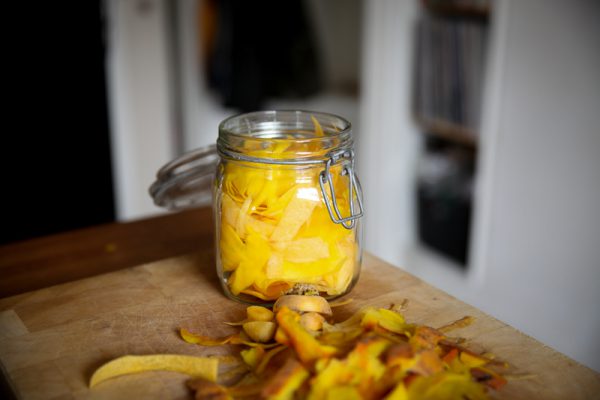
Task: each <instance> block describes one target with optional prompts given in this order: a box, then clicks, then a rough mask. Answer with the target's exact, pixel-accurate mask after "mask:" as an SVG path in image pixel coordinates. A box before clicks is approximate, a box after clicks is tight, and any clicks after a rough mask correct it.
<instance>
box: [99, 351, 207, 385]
mask: <svg viewBox="0 0 600 400" xmlns="http://www.w3.org/2000/svg"><path fill="white" fill-rule="evenodd" d="M218 368H219V360H218V359H216V358H207V357H194V356H185V355H175V354H153V355H144V356H124V357H119V358H116V359H114V360H112V361H109V362H108V363H106V364H104V365H103V366H101V367H100V368H98V369H97V370H96V372H94V374H93V375H92V378H91V379H90V387H94V386H96V385H97V384H99V383H100V382H104V381H106V380H108V379H111V378H115V377H117V376H121V375H128V374H135V373H138V372H145V371H175V372H181V373H183V374H187V375H190V376H193V377H195V378H203V379H206V380H209V381H212V382H214V381H216V380H217V370H218Z"/></svg>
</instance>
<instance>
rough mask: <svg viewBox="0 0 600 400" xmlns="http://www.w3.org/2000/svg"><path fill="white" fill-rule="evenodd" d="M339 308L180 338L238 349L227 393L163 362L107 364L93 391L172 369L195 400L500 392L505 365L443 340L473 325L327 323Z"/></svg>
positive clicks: (293, 308)
mask: <svg viewBox="0 0 600 400" xmlns="http://www.w3.org/2000/svg"><path fill="white" fill-rule="evenodd" d="M343 304H345V303H338V304H335V303H334V304H329V303H328V302H327V301H326V300H325V299H324V298H322V297H320V296H300V295H288V296H282V297H280V298H279V300H278V301H277V302H276V303H275V305H274V306H273V311H271V310H270V309H268V308H265V307H258V306H250V307H248V308H247V310H246V311H247V318H246V319H245V320H244V321H240V322H237V323H229V324H230V325H234V326H240V327H241V329H240V332H238V333H236V334H233V335H230V336H227V337H225V338H211V337H208V336H204V335H198V334H193V333H191V332H189V331H187V330H186V329H181V330H180V334H181V337H182V338H183V340H185V341H186V342H188V343H191V344H195V345H201V346H223V345H240V346H242V347H243V349H242V350H241V351H240V356H241V360H239V363H241V364H242V365H243V366H244V367H243V370H244V371H243V373H241V374H240V375H239V376H238V377H237V378H236V382H234V383H232V384H231V382H230V384H228V385H225V384H223V383H222V382H223V381H224V380H226V379H225V378H224V377H222V376H218V372H217V371H218V365H219V359H218V358H215V357H193V356H182V355H167V354H162V355H147V356H125V357H121V358H118V359H116V360H113V361H111V362H109V363H107V364H105V365H103V366H102V367H100V368H99V369H98V370H97V371H96V372H95V373H94V375H93V376H92V379H91V382H90V386H92V387H93V386H95V385H97V384H98V383H100V382H103V381H105V380H107V379H109V378H113V377H116V376H119V375H124V374H129V373H135V372H142V371H148V370H169V371H178V372H182V373H186V374H188V375H190V376H191V377H192V379H191V380H189V381H188V386H189V387H190V388H191V389H192V390H193V391H194V392H195V398H196V399H237V398H242V399H249V398H259V399H314V400H320V399H323V400H325V399H327V400H328V399H388V400H420V399H470V400H479V399H487V398H488V396H489V393H490V391H492V390H499V389H500V388H501V387H502V386H503V385H504V384H506V379H505V378H504V377H503V376H502V374H501V371H503V370H504V369H506V368H507V364H506V363H505V362H501V361H497V360H495V359H494V357H493V356H492V355H490V354H478V353H476V352H474V351H471V350H469V349H467V348H466V347H464V341H463V340H462V339H459V338H452V337H450V336H448V335H447V334H448V332H450V331H451V330H454V329H458V328H462V327H465V326H467V325H469V324H470V323H471V322H472V321H473V319H472V318H471V317H465V318H462V319H460V320H458V321H455V322H453V323H451V324H448V325H446V326H444V327H441V328H437V329H434V328H431V327H428V326H425V325H417V324H411V323H407V322H406V321H405V319H404V317H403V315H402V314H401V312H400V311H401V310H400V308H399V307H396V306H394V305H392V306H390V307H389V308H375V307H364V308H362V309H360V310H359V311H358V312H356V313H355V314H354V315H352V316H351V317H350V318H348V319H347V320H345V321H342V322H338V323H333V322H328V321H333V312H332V307H333V308H334V309H335V307H336V306H340V305H343ZM229 380H231V379H229ZM217 382H220V383H217Z"/></svg>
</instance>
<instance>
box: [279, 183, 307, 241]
mask: <svg viewBox="0 0 600 400" xmlns="http://www.w3.org/2000/svg"><path fill="white" fill-rule="evenodd" d="M312 191H314V196H316V198H314V197H313V198H311V196H310V193H312ZM302 193H304V194H303V195H302V197H301V194H302ZM317 203H318V192H317V189H316V188H312V187H299V188H298V189H297V193H296V195H295V196H294V197H292V199H291V200H290V202H289V204H288V205H287V207H286V208H285V211H284V212H283V215H282V217H281V220H280V221H279V224H278V225H277V227H276V228H275V230H274V231H273V234H272V235H271V240H273V241H289V240H292V239H293V238H294V237H295V236H296V234H297V233H298V231H299V230H300V227H301V226H302V224H304V223H305V222H306V221H307V220H308V219H309V218H310V214H312V211H313V209H314V208H315V206H316V205H317Z"/></svg>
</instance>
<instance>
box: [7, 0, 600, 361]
mask: <svg viewBox="0 0 600 400" xmlns="http://www.w3.org/2000/svg"><path fill="white" fill-rule="evenodd" d="M10 15H15V16H16V17H19V18H21V19H19V21H21V20H22V21H24V23H23V24H22V25H20V26H19V28H18V29H16V30H15V31H14V32H13V34H14V35H13V37H14V38H15V40H10V43H9V50H8V53H9V55H10V57H9V61H8V62H7V65H8V67H9V69H10V73H9V74H7V75H6V77H8V80H9V81H12V82H10V83H11V84H12V85H14V86H16V89H15V90H13V92H11V93H10V95H9V97H10V98H9V106H8V107H7V109H6V111H5V115H6V117H7V118H8V120H7V126H9V127H10V132H7V133H5V135H4V136H5V137H6V138H7V139H6V141H4V144H5V145H4V146H2V150H3V152H2V153H3V160H2V162H3V164H4V168H3V170H4V174H3V175H4V183H5V188H4V189H3V191H2V196H1V197H2V209H3V210H4V218H3V219H4V221H3V226H2V227H3V229H2V232H1V234H0V244H6V243H12V242H15V241H19V240H26V239H28V238H33V237H38V236H43V235H48V234H52V233H57V232H62V231H67V230H71V229H76V228H81V227H85V226H91V225H96V224H100V223H107V222H112V221H129V220H133V219H139V218H145V217H149V216H152V215H156V214H159V213H163V212H164V211H162V210H160V209H158V208H156V207H155V206H154V205H153V204H152V201H151V198H150V196H149V195H148V187H149V185H150V184H151V183H152V181H153V180H154V175H155V173H156V171H157V170H158V169H159V168H160V167H161V166H162V165H163V164H164V163H166V162H167V161H169V160H171V159H172V158H174V157H176V156H177V155H179V154H181V153H183V152H185V151H188V150H192V149H195V148H198V147H202V146H206V145H209V144H211V143H214V142H215V140H216V137H217V125H218V123H219V122H220V121H221V120H222V119H224V118H226V117H227V116H229V115H232V114H235V113H239V112H243V111H249V110H258V109H278V108H279V109H281V108H288V109H307V110H319V111H327V112H331V113H335V114H339V115H341V116H343V117H345V118H347V119H349V120H350V121H351V122H352V124H353V126H354V135H355V138H356V141H357V145H356V153H357V156H358V170H359V176H360V179H361V181H362V184H363V189H364V194H365V203H366V212H367V214H366V219H365V221H366V229H365V243H366V245H365V247H366V249H367V250H368V251H370V252H372V253H374V254H375V255H377V256H379V257H381V258H383V259H384V260H386V261H389V262H391V263H392V264H394V265H398V266H400V267H401V268H404V269H406V270H408V271H409V272H411V273H413V274H415V275H417V276H419V277H421V278H423V279H424V280H426V281H427V282H429V283H431V284H433V285H435V286H437V287H439V288H441V289H443V290H445V291H447V292H449V293H450V294H452V295H454V296H456V297H457V298H459V299H461V300H464V301H466V302H468V303H470V304H472V305H474V306H476V307H479V308H480V309H482V310H484V311H486V312H487V313H489V314H491V315H493V316H495V317H497V318H499V319H501V320H503V321H505V322H507V323H509V324H511V325H513V326H514V327H516V328H518V329H520V330H522V331H523V332H525V333H527V334H529V335H532V336H534V337H536V338H537V339H539V340H541V341H543V342H544V343H547V344H548V345H550V346H552V347H554V348H556V349H558V350H559V351H562V352H564V353H565V354H567V355H569V356H571V357H573V358H574V359H576V360H578V361H580V362H582V363H583V364H586V365H588V366H591V367H593V368H595V369H596V370H600V341H599V340H598V339H597V332H598V331H599V330H600V312H598V311H597V309H596V307H598V304H600V289H599V286H600V210H599V207H600V3H599V2H597V1H594V0H587V1H586V0H576V1H572V0H571V1H569V0H562V1H561V0H551V1H533V0H531V1H518V0H455V1H452V0H377V1H365V0H322V1H319V0H288V1H285V2H281V1H279V2H277V1H262V2H242V1H234V0H174V1H169V0H105V1H99V0H97V1H87V2H74V1H73V2H61V3H60V4H58V3H51V4H45V5H44V4H41V5H36V6H32V8H25V7H24V8H23V9H21V10H18V11H15V12H14V13H11V14H10ZM16 39H18V40H16Z"/></svg>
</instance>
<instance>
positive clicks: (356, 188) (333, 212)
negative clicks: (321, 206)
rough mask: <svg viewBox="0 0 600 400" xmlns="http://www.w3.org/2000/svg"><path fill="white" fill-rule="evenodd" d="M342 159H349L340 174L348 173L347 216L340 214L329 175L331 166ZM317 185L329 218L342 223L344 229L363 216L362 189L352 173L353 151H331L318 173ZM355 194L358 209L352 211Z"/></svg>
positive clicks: (353, 224) (354, 223)
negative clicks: (348, 211)
mask: <svg viewBox="0 0 600 400" xmlns="http://www.w3.org/2000/svg"><path fill="white" fill-rule="evenodd" d="M343 159H348V160H350V164H349V165H344V166H342V176H344V175H348V195H349V198H348V204H349V206H350V215H349V216H347V217H343V216H342V213H341V212H340V209H339V207H338V204H337V200H336V196H335V189H334V187H333V179H332V176H331V166H332V165H334V164H335V163H336V162H338V161H340V160H343ZM327 183H329V191H330V192H331V197H329V196H328V194H327V188H326V186H325V185H326V184H327ZM319 185H320V186H321V193H322V194H323V200H324V201H325V206H327V211H328V212H329V216H330V217H331V220H332V221H333V222H335V223H336V224H342V226H343V227H344V228H346V229H352V228H354V226H355V225H356V220H357V219H358V218H360V217H362V216H363V204H362V190H361V187H360V183H359V182H358V180H357V179H356V175H355V174H354V151H352V150H342V151H338V152H335V153H332V154H331V155H330V156H329V159H328V160H327V161H326V163H325V169H324V170H323V171H321V173H320V174H319ZM355 196H356V200H357V203H358V210H357V212H356V213H355V212H354V197H355Z"/></svg>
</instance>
